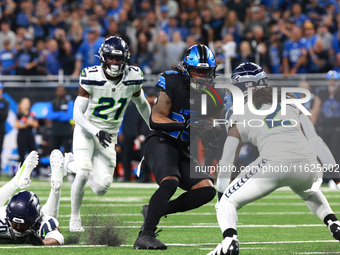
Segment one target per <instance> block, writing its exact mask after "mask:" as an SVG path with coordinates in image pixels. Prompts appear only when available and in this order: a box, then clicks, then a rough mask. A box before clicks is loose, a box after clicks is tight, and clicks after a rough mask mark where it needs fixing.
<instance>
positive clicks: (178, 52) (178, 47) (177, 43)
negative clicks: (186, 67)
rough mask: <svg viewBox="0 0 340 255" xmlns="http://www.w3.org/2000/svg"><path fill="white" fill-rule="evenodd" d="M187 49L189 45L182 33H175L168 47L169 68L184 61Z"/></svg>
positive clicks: (167, 59) (167, 61)
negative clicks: (183, 38)
mask: <svg viewBox="0 0 340 255" xmlns="http://www.w3.org/2000/svg"><path fill="white" fill-rule="evenodd" d="M186 49H187V44H186V43H185V42H184V41H183V40H182V37H181V33H180V32H179V31H177V32H175V33H173V35H172V41H171V42H169V43H168V44H167V45H166V56H167V58H166V59H165V61H166V63H167V66H168V67H172V66H177V64H178V63H180V62H181V61H182V59H183V55H184V52H185V50H186Z"/></svg>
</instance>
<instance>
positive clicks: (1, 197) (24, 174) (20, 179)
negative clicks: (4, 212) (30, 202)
mask: <svg viewBox="0 0 340 255" xmlns="http://www.w3.org/2000/svg"><path fill="white" fill-rule="evenodd" d="M38 162H39V155H38V152H36V151H31V152H30V153H29V154H28V156H27V158H26V159H25V160H24V162H23V163H22V164H21V165H19V166H18V170H17V173H16V174H15V176H14V177H13V178H12V179H11V180H10V181H9V182H8V183H6V184H5V185H4V186H2V187H1V188H0V206H3V205H4V204H5V202H6V201H7V200H9V199H10V198H11V196H12V194H13V192H14V191H15V190H16V189H17V188H20V189H24V188H26V187H28V186H29V184H30V182H31V179H30V175H31V173H32V171H33V169H34V168H35V167H36V166H37V165H38Z"/></svg>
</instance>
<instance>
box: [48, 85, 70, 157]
mask: <svg viewBox="0 0 340 255" xmlns="http://www.w3.org/2000/svg"><path fill="white" fill-rule="evenodd" d="M55 95H56V97H55V98H54V99H53V100H52V101H51V108H50V109H49V110H48V116H47V118H48V119H49V120H52V128H51V135H52V147H53V149H61V147H63V150H62V151H64V152H70V151H71V149H72V134H73V127H72V125H71V123H70V121H71V120H72V119H73V105H74V102H73V101H72V100H71V97H70V96H67V95H66V89H65V87H64V86H63V85H59V86H58V87H57V88H56V90H55Z"/></svg>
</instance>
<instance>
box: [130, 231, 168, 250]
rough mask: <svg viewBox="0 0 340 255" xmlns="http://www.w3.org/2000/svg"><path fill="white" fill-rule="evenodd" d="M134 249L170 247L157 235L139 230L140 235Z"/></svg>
mask: <svg viewBox="0 0 340 255" xmlns="http://www.w3.org/2000/svg"><path fill="white" fill-rule="evenodd" d="M133 248H134V249H150V250H166V249H167V248H168V247H167V246H166V245H165V244H164V243H162V242H161V241H159V240H158V239H156V235H155V234H154V235H145V234H143V233H142V232H139V235H138V237H137V239H136V241H135V244H134V245H133Z"/></svg>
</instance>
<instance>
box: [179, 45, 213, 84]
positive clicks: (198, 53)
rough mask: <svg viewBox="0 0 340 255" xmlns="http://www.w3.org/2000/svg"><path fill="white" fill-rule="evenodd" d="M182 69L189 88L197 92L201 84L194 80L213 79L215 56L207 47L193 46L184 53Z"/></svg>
mask: <svg viewBox="0 0 340 255" xmlns="http://www.w3.org/2000/svg"><path fill="white" fill-rule="evenodd" d="M182 69H183V73H184V75H185V76H187V77H188V78H189V79H190V86H191V87H193V88H194V89H197V90H198V89H200V87H201V84H200V83H199V82H197V81H195V79H200V78H203V79H206V78H208V79H212V78H214V77H215V70H216V61H215V56H214V54H213V53H212V51H211V50H210V49H209V48H208V47H207V46H205V45H202V44H197V45H193V46H191V47H190V48H189V49H187V50H186V52H185V53H184V58H183V61H182ZM192 78H193V79H192Z"/></svg>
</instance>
